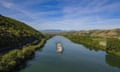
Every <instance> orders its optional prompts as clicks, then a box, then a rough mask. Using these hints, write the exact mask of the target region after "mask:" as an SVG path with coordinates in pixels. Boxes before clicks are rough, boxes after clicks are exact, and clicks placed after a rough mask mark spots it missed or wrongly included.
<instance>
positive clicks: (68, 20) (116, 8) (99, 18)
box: [0, 0, 120, 30]
mask: <svg viewBox="0 0 120 72" xmlns="http://www.w3.org/2000/svg"><path fill="white" fill-rule="evenodd" d="M0 14H2V15H5V16H9V17H12V18H15V19H17V20H20V21H23V22H25V23H27V24H29V25H30V26H32V27H34V28H36V29H38V30H46V29H62V30H84V29H85V30H89V29H111V28H120V0H0Z"/></svg>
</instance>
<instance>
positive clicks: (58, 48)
mask: <svg viewBox="0 0 120 72" xmlns="http://www.w3.org/2000/svg"><path fill="white" fill-rule="evenodd" d="M57 52H58V53H62V52H63V46H62V44H61V43H57Z"/></svg>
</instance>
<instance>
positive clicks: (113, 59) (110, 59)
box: [105, 54, 120, 68]
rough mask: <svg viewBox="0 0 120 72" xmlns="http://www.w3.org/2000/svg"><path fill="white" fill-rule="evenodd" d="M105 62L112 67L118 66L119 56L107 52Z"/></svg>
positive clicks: (119, 64) (119, 65)
mask: <svg viewBox="0 0 120 72" xmlns="http://www.w3.org/2000/svg"><path fill="white" fill-rule="evenodd" d="M105 59H106V63H107V64H108V65H110V66H112V67H117V68H120V57H118V56H114V55H111V54H107V55H106V56H105Z"/></svg>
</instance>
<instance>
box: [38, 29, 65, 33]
mask: <svg viewBox="0 0 120 72" xmlns="http://www.w3.org/2000/svg"><path fill="white" fill-rule="evenodd" d="M40 31H41V32H43V33H60V32H64V31H63V30H54V29H53V30H52V29H51V30H40Z"/></svg>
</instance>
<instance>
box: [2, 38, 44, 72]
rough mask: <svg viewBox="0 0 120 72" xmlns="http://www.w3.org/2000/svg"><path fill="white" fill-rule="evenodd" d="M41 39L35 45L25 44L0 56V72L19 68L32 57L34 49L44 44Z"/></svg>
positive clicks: (8, 71)
mask: <svg viewBox="0 0 120 72" xmlns="http://www.w3.org/2000/svg"><path fill="white" fill-rule="evenodd" d="M45 41H46V39H42V41H40V42H39V43H38V44H37V45H35V44H34V43H33V44H32V45H26V46H24V47H23V48H22V49H15V50H12V51H10V52H9V53H7V54H5V55H3V56H2V57H0V72H15V71H16V70H19V69H20V68H21V67H22V65H24V64H25V62H26V61H28V60H29V59H31V58H33V57H34V53H35V50H37V49H39V48H40V47H42V46H43V45H44V44H45Z"/></svg>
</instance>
